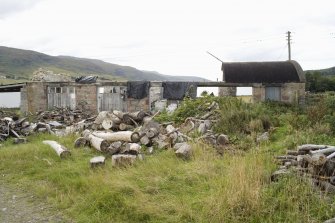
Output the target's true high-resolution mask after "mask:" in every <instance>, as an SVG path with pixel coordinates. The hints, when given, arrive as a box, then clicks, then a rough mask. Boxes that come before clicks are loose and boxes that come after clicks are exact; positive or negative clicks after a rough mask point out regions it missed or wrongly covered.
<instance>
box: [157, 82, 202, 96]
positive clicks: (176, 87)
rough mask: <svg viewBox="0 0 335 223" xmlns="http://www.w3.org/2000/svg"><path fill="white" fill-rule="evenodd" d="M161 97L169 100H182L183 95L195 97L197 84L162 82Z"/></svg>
mask: <svg viewBox="0 0 335 223" xmlns="http://www.w3.org/2000/svg"><path fill="white" fill-rule="evenodd" d="M162 86H163V88H164V90H163V98H165V99H170V100H183V98H184V97H185V96H187V97H190V98H195V97H196V96H197V86H196V84H195V83H192V82H171V81H168V82H163V83H162Z"/></svg>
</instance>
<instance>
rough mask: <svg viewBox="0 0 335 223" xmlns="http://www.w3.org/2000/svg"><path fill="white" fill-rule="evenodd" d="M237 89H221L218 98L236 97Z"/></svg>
mask: <svg viewBox="0 0 335 223" xmlns="http://www.w3.org/2000/svg"><path fill="white" fill-rule="evenodd" d="M236 89H237V88H236V87H219V93H218V96H220V97H223V96H232V97H235V96H236V91H237V90H236Z"/></svg>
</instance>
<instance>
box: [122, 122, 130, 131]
mask: <svg viewBox="0 0 335 223" xmlns="http://www.w3.org/2000/svg"><path fill="white" fill-rule="evenodd" d="M119 129H120V130H121V131H127V130H132V129H134V126H132V125H128V124H126V123H121V124H120V125H119Z"/></svg>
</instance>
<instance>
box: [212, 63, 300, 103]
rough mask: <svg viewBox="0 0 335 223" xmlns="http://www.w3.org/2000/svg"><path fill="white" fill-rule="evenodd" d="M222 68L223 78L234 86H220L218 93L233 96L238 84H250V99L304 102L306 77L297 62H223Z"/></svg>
mask: <svg viewBox="0 0 335 223" xmlns="http://www.w3.org/2000/svg"><path fill="white" fill-rule="evenodd" d="M221 70H222V73H223V76H222V81H223V82H225V83H227V84H228V83H231V84H232V85H234V84H236V86H232V87H222V88H220V89H219V95H220V96H236V87H237V85H238V86H239V87H241V86H243V87H252V98H253V102H259V101H266V100H272V101H281V102H286V103H303V102H304V98H305V82H306V78H305V74H304V72H303V70H302V68H301V66H300V65H299V63H298V62H296V61H293V60H289V61H272V62H232V63H222V68H221Z"/></svg>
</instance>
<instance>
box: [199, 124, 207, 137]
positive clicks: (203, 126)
mask: <svg viewBox="0 0 335 223" xmlns="http://www.w3.org/2000/svg"><path fill="white" fill-rule="evenodd" d="M206 131H207V125H206V124H205V123H200V125H199V127H198V132H199V133H200V134H201V135H203V134H205V132H206Z"/></svg>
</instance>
